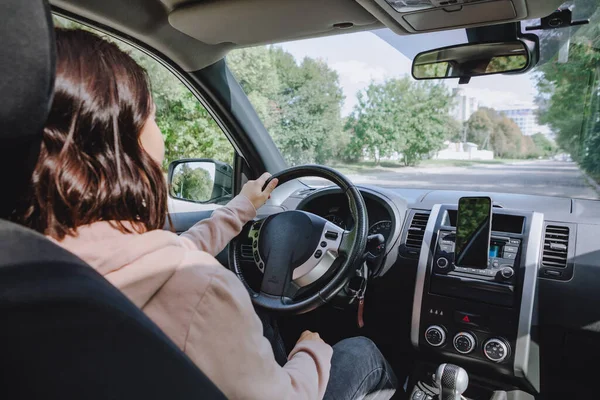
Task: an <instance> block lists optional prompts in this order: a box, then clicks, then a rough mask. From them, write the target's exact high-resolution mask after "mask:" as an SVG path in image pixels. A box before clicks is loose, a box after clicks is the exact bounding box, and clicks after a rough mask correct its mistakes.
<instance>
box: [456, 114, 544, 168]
mask: <svg viewBox="0 0 600 400" xmlns="http://www.w3.org/2000/svg"><path fill="white" fill-rule="evenodd" d="M466 126H467V141H470V142H473V143H475V144H477V145H478V146H479V147H480V148H481V149H483V150H493V151H494V155H495V156H497V157H501V158H531V157H536V156H537V155H538V153H539V152H538V150H537V147H536V144H535V142H534V141H533V140H532V138H530V137H528V136H524V135H523V133H522V132H521V129H519V126H518V125H517V124H516V123H515V122H514V121H513V120H512V119H510V118H508V117H507V116H505V115H503V114H501V113H498V112H497V111H496V110H494V109H493V108H486V107H482V108H480V109H479V110H477V111H476V112H474V113H473V115H471V117H470V118H469V120H468V121H467V122H466Z"/></svg>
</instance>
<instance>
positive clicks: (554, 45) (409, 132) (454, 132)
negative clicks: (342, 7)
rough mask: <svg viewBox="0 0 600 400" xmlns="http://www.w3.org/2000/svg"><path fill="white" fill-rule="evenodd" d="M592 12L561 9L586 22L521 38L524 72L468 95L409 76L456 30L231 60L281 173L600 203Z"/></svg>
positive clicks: (597, 59)
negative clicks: (526, 56) (310, 171)
mask: <svg viewBox="0 0 600 400" xmlns="http://www.w3.org/2000/svg"><path fill="white" fill-rule="evenodd" d="M599 2H600V1H599V0H581V1H579V0H577V1H572V2H569V3H567V4H565V5H568V6H571V7H572V9H573V14H574V19H581V18H590V19H591V21H590V24H588V25H583V26H578V27H570V28H563V29H556V30H545V31H533V32H531V33H534V34H536V35H538V36H539V38H540V49H541V50H540V62H539V63H538V65H537V66H536V67H535V68H534V69H533V70H531V71H529V72H527V73H525V74H519V75H493V76H486V77H474V78H472V79H471V81H470V83H469V84H467V85H459V84H458V80H457V79H449V80H430V81H416V80H414V79H413V78H412V77H411V74H410V71H411V62H412V59H413V58H414V57H415V56H416V54H418V53H419V52H421V51H425V50H431V49H434V48H438V47H443V46H449V45H453V44H459V43H466V42H468V40H467V35H466V31H465V30H455V31H445V32H437V33H428V34H420V35H407V36H399V35H396V34H394V33H393V32H392V31H390V30H389V29H382V30H378V31H372V32H362V33H352V34H346V35H337V36H330V37H324V38H316V39H308V40H302V41H295V42H288V43H282V44H277V45H271V46H262V47H254V48H245V49H238V50H235V51H232V52H231V53H230V54H229V55H228V56H227V62H228V65H229V67H230V68H231V70H232V71H233V73H234V74H235V76H236V77H237V79H238V81H239V82H240V84H241V85H242V87H243V88H244V90H245V91H246V94H247V95H248V97H249V99H250V101H251V102H252V104H253V105H254V107H255V109H256V111H257V113H258V115H259V116H260V117H261V118H262V121H263V123H264V125H265V127H266V128H267V130H268V131H269V133H270V134H271V136H272V137H273V140H274V141H275V144H276V145H277V146H278V148H279V150H280V151H281V153H282V155H283V156H284V158H285V159H286V161H287V162H288V163H289V164H290V165H298V164H305V163H317V164H322V165H327V166H331V167H334V168H336V169H338V170H340V171H341V172H343V173H345V174H346V175H347V176H348V177H349V178H350V179H351V180H352V181H353V182H355V183H357V184H372V185H378V186H383V187H397V188H423V189H452V190H476V191H495V192H508V193H522V194H541V195H553V196H566V197H579V198H588V199H598V198H599V193H598V192H597V190H596V188H597V187H598V186H597V184H596V182H597V181H598V180H599V179H600V113H599V107H600V90H599V89H600V87H599V80H598V76H599V72H600V52H599V45H600V43H599V39H600V37H599V32H600V12H599V11H598V4H599ZM539 22H540V21H539V20H532V21H525V22H523V23H522V30H524V27H525V26H533V25H538V24H539ZM305 183H307V184H310V185H323V184H326V183H324V182H321V181H319V180H318V179H305Z"/></svg>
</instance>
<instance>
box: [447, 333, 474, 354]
mask: <svg viewBox="0 0 600 400" xmlns="http://www.w3.org/2000/svg"><path fill="white" fill-rule="evenodd" d="M452 343H453V344H454V349H455V350H456V351H458V352H459V353H461V354H469V353H470V352H472V351H473V350H475V345H476V344H477V342H476V341H475V337H474V336H473V335H471V334H470V333H469V332H460V333H457V334H456V336H454V340H453V342H452Z"/></svg>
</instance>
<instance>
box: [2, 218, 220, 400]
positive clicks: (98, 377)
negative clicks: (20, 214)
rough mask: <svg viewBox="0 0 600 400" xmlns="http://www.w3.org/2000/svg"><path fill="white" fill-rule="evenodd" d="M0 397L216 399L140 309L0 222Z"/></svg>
mask: <svg viewBox="0 0 600 400" xmlns="http://www.w3.org/2000/svg"><path fill="white" fill-rule="evenodd" d="M0 255H1V257H2V260H1V261H0V321H1V323H0V326H1V328H0V349H1V350H0V355H1V356H0V377H1V378H0V381H1V382H2V387H1V388H0V393H4V394H8V393H11V395H10V396H7V397H4V396H2V397H4V398H7V399H8V398H10V399H90V400H91V399H164V400H170V399H224V398H225V397H224V396H223V395H221V394H220V392H219V391H218V390H217V388H216V387H215V386H214V385H213V384H212V382H210V381H209V380H208V378H206V376H205V375H204V374H202V372H201V371H200V370H199V369H198V368H196V366H195V365H194V364H193V363H192V362H191V361H190V360H189V359H188V358H187V357H186V356H185V355H184V354H183V353H182V352H181V351H180V350H179V349H178V348H177V347H176V346H175V345H174V344H173V343H172V342H171V341H170V340H169V339H168V338H167V337H166V336H165V335H164V334H163V333H162V332H161V331H160V329H159V328H158V327H156V325H154V324H153V323H152V322H151V321H150V320H149V319H148V318H147V317H146V316H145V315H144V314H143V313H142V312H141V311H140V310H139V309H138V308H136V307H135V306H134V305H133V304H132V303H131V302H130V301H129V300H127V299H126V298H125V297H124V296H123V295H122V294H121V293H120V292H119V290H117V289H116V288H115V287H113V286H112V285H110V284H109V283H108V282H106V280H105V279H104V278H102V277H101V276H100V275H99V274H97V273H96V272H95V271H94V270H93V269H92V268H90V267H89V266H88V265H86V264H85V263H84V262H83V261H80V260H79V259H77V258H76V257H75V256H73V255H72V254H70V253H69V252H67V251H66V250H63V249H61V248H60V247H58V246H56V245H54V244H53V243H51V242H50V241H48V240H47V239H46V238H44V237H43V236H41V235H38V234H37V233H35V232H32V231H30V230H28V229H25V228H23V227H21V226H18V225H15V224H13V223H10V222H6V221H0Z"/></svg>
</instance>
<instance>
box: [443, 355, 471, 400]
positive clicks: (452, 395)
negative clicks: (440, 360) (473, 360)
mask: <svg viewBox="0 0 600 400" xmlns="http://www.w3.org/2000/svg"><path fill="white" fill-rule="evenodd" d="M435 383H436V384H437V387H438V388H439V390H440V394H439V400H461V398H462V394H463V393H464V392H465V391H466V390H467V387H468V386H469V375H468V374H467V371H465V370H464V369H462V368H461V367H459V366H457V365H454V364H442V365H440V366H439V367H438V369H437V371H436V373H435Z"/></svg>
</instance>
